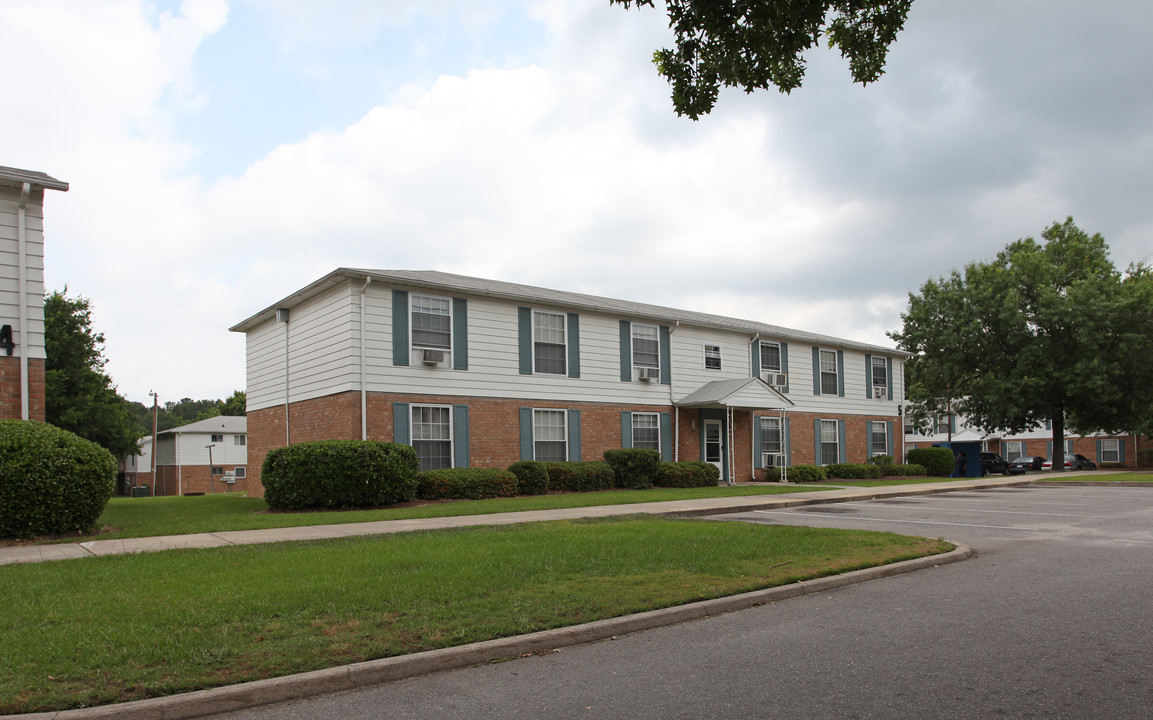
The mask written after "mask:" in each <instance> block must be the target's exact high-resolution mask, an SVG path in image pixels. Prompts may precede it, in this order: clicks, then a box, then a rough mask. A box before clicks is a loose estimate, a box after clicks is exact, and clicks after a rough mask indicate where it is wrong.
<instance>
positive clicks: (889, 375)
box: [885, 358, 896, 400]
mask: <svg viewBox="0 0 1153 720" xmlns="http://www.w3.org/2000/svg"><path fill="white" fill-rule="evenodd" d="M885 381H886V382H888V384H889V391H888V399H889V400H892V399H893V384H894V383H895V382H896V381H895V380H893V358H885Z"/></svg>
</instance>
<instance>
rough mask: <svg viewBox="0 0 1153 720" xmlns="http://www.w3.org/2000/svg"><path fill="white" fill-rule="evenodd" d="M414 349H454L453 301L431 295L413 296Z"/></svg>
mask: <svg viewBox="0 0 1153 720" xmlns="http://www.w3.org/2000/svg"><path fill="white" fill-rule="evenodd" d="M411 307H412V347H413V348H422V349H425V350H451V349H452V301H451V300H450V299H449V298H442V297H433V296H431V295H415V294H414V295H413V296H412V305H411Z"/></svg>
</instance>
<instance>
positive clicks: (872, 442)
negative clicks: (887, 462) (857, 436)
mask: <svg viewBox="0 0 1153 720" xmlns="http://www.w3.org/2000/svg"><path fill="white" fill-rule="evenodd" d="M878 428H880V438H881V449H880V450H879V451H878V450H877V432H878ZM892 454H893V453H891V452H889V423H887V422H884V421H882V420H870V421H869V456H870V457H877V456H878V455H892Z"/></svg>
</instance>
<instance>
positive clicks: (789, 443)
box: [784, 418, 793, 466]
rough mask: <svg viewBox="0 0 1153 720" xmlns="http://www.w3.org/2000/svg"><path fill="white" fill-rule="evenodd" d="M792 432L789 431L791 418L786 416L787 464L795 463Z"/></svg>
mask: <svg viewBox="0 0 1153 720" xmlns="http://www.w3.org/2000/svg"><path fill="white" fill-rule="evenodd" d="M791 435H792V433H790V432H789V418H785V437H784V441H785V464H786V465H790V466H791V465H792V464H793V440H792V437H790V436H791Z"/></svg>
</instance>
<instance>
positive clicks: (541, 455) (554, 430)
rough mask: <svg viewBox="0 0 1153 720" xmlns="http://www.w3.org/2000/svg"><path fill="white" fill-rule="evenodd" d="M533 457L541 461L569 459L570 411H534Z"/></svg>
mask: <svg viewBox="0 0 1153 720" xmlns="http://www.w3.org/2000/svg"><path fill="white" fill-rule="evenodd" d="M532 437H533V459H534V460H539V461H541V462H564V461H565V460H568V412H567V411H565V410H533V411H532Z"/></svg>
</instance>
